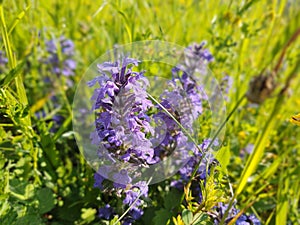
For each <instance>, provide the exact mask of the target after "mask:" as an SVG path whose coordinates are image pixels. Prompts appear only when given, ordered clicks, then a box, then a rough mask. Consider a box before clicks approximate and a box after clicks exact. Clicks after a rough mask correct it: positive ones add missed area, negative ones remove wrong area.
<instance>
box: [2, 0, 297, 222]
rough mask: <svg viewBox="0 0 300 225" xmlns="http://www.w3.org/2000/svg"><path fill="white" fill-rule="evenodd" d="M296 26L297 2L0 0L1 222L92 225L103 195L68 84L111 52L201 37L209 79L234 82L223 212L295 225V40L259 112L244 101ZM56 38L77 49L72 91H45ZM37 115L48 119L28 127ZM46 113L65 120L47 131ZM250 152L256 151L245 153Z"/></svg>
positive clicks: (62, 83) (56, 86) (61, 85)
mask: <svg viewBox="0 0 300 225" xmlns="http://www.w3.org/2000/svg"><path fill="white" fill-rule="evenodd" d="M299 21H300V5H299V2H297V0H295V1H289V0H283V1H277V0H272V1H271V0H265V1H263V0H261V1H259V0H248V1H223V0H211V1H208V0H203V1H192V0H180V1H158V0H155V1H133V0H128V1H121V0H118V1H102V2H96V1H90V0H74V1H71V2H68V1H58V0H57V1H56V0H52V1H35V0H31V1H29V0H27V1H21V0H20V1H16V0H12V1H5V0H4V1H2V2H1V6H0V25H1V41H0V44H1V46H2V49H1V50H2V51H3V52H5V53H6V57H7V58H8V64H7V65H6V68H5V70H4V71H3V72H2V74H1V75H0V81H1V82H0V85H1V86H0V87H1V89H0V116H1V117H0V149H1V152H0V156H1V158H0V168H1V172H0V174H1V175H0V200H1V203H0V223H1V221H2V223H1V224H97V223H99V219H98V218H97V215H96V212H97V211H96V210H97V208H98V207H99V206H100V205H101V202H103V201H106V199H107V198H109V196H103V195H101V193H100V191H99V190H96V189H94V188H93V171H92V169H91V168H90V167H89V165H88V164H87V163H86V162H85V160H84V158H83V157H82V156H81V155H80V152H79V150H78V148H77V147H76V143H75V141H74V136H73V134H72V124H71V120H72V116H71V107H72V101H73V96H74V93H75V90H76V84H78V83H79V81H80V79H81V77H82V76H83V75H84V73H85V71H86V70H87V68H88V67H89V65H90V64H91V63H92V62H93V61H94V60H95V59H96V58H98V57H99V56H101V55H102V54H104V53H105V52H106V51H107V50H109V49H112V48H113V47H114V45H116V44H118V45H122V44H125V43H130V42H136V41H141V40H162V41H168V42H174V43H176V44H178V45H181V46H188V45H189V44H190V43H193V42H197V43H200V42H201V41H202V40H206V41H207V43H208V44H207V47H208V48H209V50H210V51H211V52H212V54H213V55H214V58H215V60H214V62H213V63H212V64H211V66H210V68H211V70H212V71H213V74H214V76H215V77H216V79H217V80H219V81H221V79H222V78H223V77H224V76H225V75H229V76H231V77H232V78H233V85H232V87H231V89H230V91H229V94H228V98H229V100H228V101H227V115H230V117H228V119H227V121H226V135H225V139H224V143H223V147H222V148H224V149H226V150H227V151H229V152H230V154H227V156H226V157H227V158H230V161H229V160H228V162H227V163H226V164H228V165H227V168H225V169H224V170H225V171H227V175H226V176H227V179H228V182H229V184H230V185H231V186H232V189H233V194H232V196H229V198H230V199H231V203H232V204H233V203H234V202H235V201H236V200H237V202H238V207H239V208H240V209H241V210H245V211H247V212H252V213H254V214H255V215H256V216H257V217H258V218H259V219H260V220H261V221H262V223H263V224H279V225H283V224H300V209H299V199H300V179H299V176H300V163H299V162H300V150H299V149H300V148H299V147H300V141H299V140H300V136H299V129H300V128H299V127H297V126H296V125H294V124H291V123H289V119H290V117H291V116H293V115H295V114H297V113H299V111H300V97H299V96H300V87H299V86H300V85H299V84H300V74H299V73H300V71H299V68H298V67H299V57H300V55H299V52H300V38H298V39H296V40H295V41H294V42H293V43H292V44H291V45H290V47H289V48H288V49H287V51H286V54H285V57H284V60H283V63H282V65H281V68H280V70H279V72H278V73H277V74H276V83H277V87H276V89H275V91H274V92H273V93H272V95H271V96H270V97H269V98H267V99H266V100H265V101H264V102H263V103H262V104H260V105H255V104H251V103H250V102H249V101H248V100H247V99H246V97H244V96H245V94H246V92H247V90H248V85H249V82H250V80H251V79H252V78H253V77H254V76H257V75H260V74H266V73H268V71H272V70H273V69H274V67H275V65H276V63H277V61H278V59H279V55H280V53H281V52H282V50H283V48H284V46H285V44H286V43H287V42H288V40H289V39H290V37H291V36H292V35H293V33H294V32H295V31H296V30H297V29H299ZM62 35H63V36H65V37H67V38H70V39H71V40H73V41H74V43H75V49H76V50H75V51H76V52H75V55H74V58H75V60H76V62H77V69H76V74H75V76H74V77H72V81H73V82H74V86H71V87H68V86H67V80H66V79H65V78H62V79H60V80H55V77H53V83H51V84H48V83H45V82H44V78H45V77H46V76H49V75H50V76H51V73H50V74H49V71H47V69H46V68H44V67H43V66H41V64H42V63H41V61H40V58H41V57H42V56H43V54H44V52H45V49H46V44H45V43H46V41H47V40H50V39H53V38H56V39H58V38H59V37H60V36H62ZM289 77H292V79H291V82H290V83H287V81H288V80H289ZM285 85H287V87H286V89H285ZM53 93H55V95H56V96H57V98H58V99H59V107H56V106H54V103H53V102H52V100H51V97H52V96H53ZM241 99H242V100H241ZM237 103H238V105H237ZM42 109H43V110H44V111H45V112H46V115H48V118H47V116H46V117H45V118H42V119H37V118H36V116H35V113H37V112H39V111H40V110H42ZM230 112H232V113H230ZM56 113H59V114H60V115H62V116H63V117H64V122H63V123H62V125H61V126H60V127H59V128H58V129H57V130H56V131H55V132H54V133H51V132H50V129H51V126H52V125H53V122H50V123H49V122H48V119H49V118H51V116H52V115H54V114H56ZM248 144H253V145H254V147H253V151H252V153H251V154H247V153H246V152H245V148H246V146H247V145H248ZM241 155H243V156H241ZM226 185H228V184H226ZM159 186H160V185H159V184H158V185H157V187H159ZM158 190H159V188H158ZM44 196H47V197H44ZM155 196H157V194H153V196H152V200H153V199H154V200H153V205H156V206H155V207H156V208H159V207H160V205H159V199H156V200H155ZM160 198H161V197H160ZM116 201H118V200H116ZM45 202H46V203H45ZM147 215H151V214H150V213H149V214H147ZM152 215H153V214H152ZM154 215H155V213H154ZM145 216H146V215H145ZM22 221H23V222H22ZM24 221H25V222H24ZM26 221H27V222H26ZM29 221H31V222H29ZM141 221H142V222H140V224H147V223H146V222H145V221H147V219H144V220H141ZM223 222H224V221H223ZM149 224H151V223H149Z"/></svg>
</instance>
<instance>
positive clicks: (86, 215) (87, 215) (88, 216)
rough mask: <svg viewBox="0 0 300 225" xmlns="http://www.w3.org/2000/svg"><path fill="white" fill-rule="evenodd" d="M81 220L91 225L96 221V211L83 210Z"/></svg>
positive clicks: (91, 209) (90, 209)
mask: <svg viewBox="0 0 300 225" xmlns="http://www.w3.org/2000/svg"><path fill="white" fill-rule="evenodd" d="M81 211H82V213H81V218H82V219H83V220H84V222H86V223H90V222H92V221H93V220H94V219H95V215H96V213H97V210H96V209H93V208H88V209H85V208H83V209H81Z"/></svg>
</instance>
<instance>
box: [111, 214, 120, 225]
mask: <svg viewBox="0 0 300 225" xmlns="http://www.w3.org/2000/svg"><path fill="white" fill-rule="evenodd" d="M117 221H118V216H115V217H114V218H113V219H112V220H111V221H110V222H109V225H121V223H120V222H117Z"/></svg>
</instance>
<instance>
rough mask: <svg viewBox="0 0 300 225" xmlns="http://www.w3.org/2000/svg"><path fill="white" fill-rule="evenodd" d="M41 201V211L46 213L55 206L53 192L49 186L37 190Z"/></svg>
mask: <svg viewBox="0 0 300 225" xmlns="http://www.w3.org/2000/svg"><path fill="white" fill-rule="evenodd" d="M37 199H38V201H39V212H40V213H41V214H44V213H46V212H49V211H50V210H51V209H53V208H54V206H55V205H54V197H53V192H52V191H51V190H50V189H49V188H43V189H40V190H38V191H37Z"/></svg>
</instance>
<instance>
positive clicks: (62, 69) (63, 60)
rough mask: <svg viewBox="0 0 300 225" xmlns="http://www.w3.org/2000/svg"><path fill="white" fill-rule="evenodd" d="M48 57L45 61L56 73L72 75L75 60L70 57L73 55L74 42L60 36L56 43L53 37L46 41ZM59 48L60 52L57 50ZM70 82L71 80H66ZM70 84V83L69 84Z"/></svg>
mask: <svg viewBox="0 0 300 225" xmlns="http://www.w3.org/2000/svg"><path fill="white" fill-rule="evenodd" d="M46 49H47V51H48V53H49V57H48V59H47V61H46V63H47V64H48V65H49V66H50V67H51V70H52V72H53V73H54V74H56V75H64V76H73V75H74V71H75V69H76V62H75V61H74V59H72V57H73V55H74V43H73V41H71V40H70V39H66V38H65V37H63V36H62V37H60V39H59V42H58V43H57V42H56V40H55V39H52V40H50V41H47V42H46ZM59 50H60V52H58V51H59ZM68 83H70V84H71V82H68ZM71 85H72V84H71Z"/></svg>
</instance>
